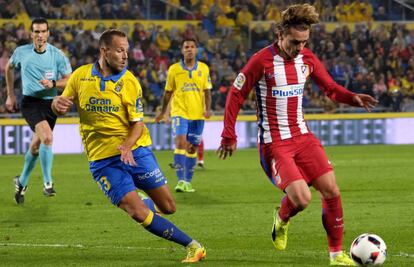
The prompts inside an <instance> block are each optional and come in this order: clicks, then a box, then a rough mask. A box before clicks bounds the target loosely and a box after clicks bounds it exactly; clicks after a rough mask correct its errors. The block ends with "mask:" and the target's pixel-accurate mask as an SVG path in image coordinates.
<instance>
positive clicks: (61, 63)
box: [57, 50, 72, 76]
mask: <svg viewBox="0 0 414 267" xmlns="http://www.w3.org/2000/svg"><path fill="white" fill-rule="evenodd" d="M57 65H58V72H59V73H60V74H61V75H62V76H63V75H68V74H70V73H72V66H71V65H70V62H69V59H68V58H67V57H66V56H65V54H64V53H63V52H62V51H60V50H59V60H58V64H57Z"/></svg>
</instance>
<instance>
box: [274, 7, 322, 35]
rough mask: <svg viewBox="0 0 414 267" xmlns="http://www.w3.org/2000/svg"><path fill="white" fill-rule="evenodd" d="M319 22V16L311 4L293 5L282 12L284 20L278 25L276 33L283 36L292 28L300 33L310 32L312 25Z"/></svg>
mask: <svg viewBox="0 0 414 267" xmlns="http://www.w3.org/2000/svg"><path fill="white" fill-rule="evenodd" d="M318 22H319V14H318V12H316V9H315V7H314V6H312V5H310V4H297V5H291V6H289V7H288V8H287V9H286V10H284V11H283V12H282V20H281V21H280V22H279V23H278V24H277V25H276V31H278V32H281V33H283V34H285V33H287V32H288V31H289V30H290V28H295V29H297V30H300V31H305V30H309V29H310V27H311V26H312V24H316V23H318Z"/></svg>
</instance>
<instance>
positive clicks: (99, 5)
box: [0, 0, 414, 112]
mask: <svg viewBox="0 0 414 267" xmlns="http://www.w3.org/2000/svg"><path fill="white" fill-rule="evenodd" d="M34 2H38V1H31V0H25V1H4V0H0V13H1V17H2V18H7V17H10V18H18V19H21V20H24V19H30V17H37V16H44V17H46V18H59V19H66V18H77V19H115V20H114V22H113V25H112V26H111V27H113V28H120V29H122V30H123V31H125V32H127V33H128V34H129V36H130V55H129V67H128V68H129V69H130V70H131V71H132V72H133V73H134V74H135V75H136V77H137V78H138V79H139V80H140V82H141V85H142V87H143V91H144V98H145V102H146V103H145V104H146V105H145V106H146V111H147V112H155V111H156V109H157V107H158V106H159V104H160V99H161V97H162V94H163V88H164V84H165V81H166V76H167V70H168V66H169V65H170V64H172V63H174V62H176V61H178V60H179V59H180V56H181V54H180V44H181V40H182V39H183V38H186V37H195V38H196V39H197V40H199V52H198V58H199V59H200V60H201V61H203V62H205V63H207V64H208V65H209V67H210V71H211V80H212V83H213V103H212V108H213V110H215V111H216V112H220V111H223V109H224V105H225V101H226V95H227V92H228V90H229V88H230V86H231V84H232V82H233V80H234V78H235V77H236V75H237V73H238V72H239V71H240V69H241V68H242V67H243V66H244V65H245V64H246V62H247V60H248V58H249V57H250V56H251V55H252V54H253V53H254V52H255V51H257V50H258V49H260V48H262V47H264V46H265V45H268V44H270V43H272V42H273V41H274V38H275V37H274V34H273V27H274V24H273V23H270V24H269V23H267V24H266V23H263V24H260V23H256V24H254V25H255V26H254V27H250V26H249V24H250V23H251V22H252V21H254V20H270V21H278V19H279V18H280V11H281V10H283V9H284V7H285V6H286V5H288V4H290V2H292V1H282V0H268V1H264V0H256V1H243V0H240V1H230V0H215V1H213V0H211V1H197V0H191V1H190V0H188V1H183V0H181V1H180V0H176V1H169V2H171V3H172V4H173V5H180V6H183V7H185V8H186V10H193V11H194V12H193V14H189V13H185V12H184V13H183V15H180V12H178V11H177V9H174V8H173V7H172V6H171V5H165V3H163V2H161V1H151V5H148V2H147V1H116V0H112V1H110V0H92V1H82V0H71V1H59V0H44V1H40V4H39V3H37V4H35V3H34ZM295 2H297V1H295ZM308 2H309V1H308ZM311 2H312V1H311ZM313 2H314V4H315V5H316V6H317V8H318V10H319V12H320V14H321V16H322V19H323V20H324V21H339V22H344V21H353V22H357V23H358V24H357V25H356V26H355V29H354V30H351V29H350V28H349V26H347V25H346V24H338V26H337V27H336V29H334V30H333V31H328V30H327V29H326V25H325V24H323V23H321V24H318V25H316V27H314V28H313V29H312V34H311V40H310V42H309V45H308V46H309V47H310V48H311V49H312V50H313V51H314V53H315V54H317V55H318V56H319V58H320V59H321V60H322V62H323V64H324V65H325V66H326V68H327V69H328V71H329V72H330V74H331V75H332V77H333V78H334V79H335V81H336V82H338V83H339V84H341V85H343V86H345V87H347V88H349V89H350V90H351V91H353V92H358V93H366V94H370V95H372V96H374V97H375V98H377V99H378V100H379V102H380V108H379V109H378V110H386V111H414V30H412V29H411V30H409V29H407V26H406V24H400V23H393V24H392V26H386V25H385V24H383V23H379V24H375V25H376V26H374V23H373V21H376V20H381V21H383V20H388V19H389V18H392V17H395V15H393V14H392V13H390V12H387V9H386V7H387V5H385V4H384V5H381V3H382V1H373V2H375V5H373V4H372V3H371V2H370V1H345V0H344V1H330V2H329V4H327V3H328V2H327V1H319V0H316V1H313ZM322 3H323V5H322ZM154 6H155V7H154ZM144 7H145V8H151V10H152V8H155V9H156V10H158V13H157V12H155V13H154V12H152V11H151V12H152V13H150V14H153V15H152V16H153V18H152V19H154V16H160V18H165V17H170V18H185V19H189V18H192V17H193V16H195V18H196V19H199V23H197V24H195V25H194V24H190V23H189V24H187V25H186V26H185V27H184V28H183V29H180V28H177V27H174V26H173V27H171V29H165V28H163V27H162V26H161V25H156V24H154V23H152V24H150V26H148V27H146V28H145V27H144V26H143V24H141V23H139V22H138V21H137V22H136V23H134V26H133V27H132V28H130V27H129V26H128V24H125V23H122V22H119V21H116V19H119V18H122V19H142V18H144V17H145V16H144V15H143V14H147V13H148V12H147V10H145V8H144ZM107 9H108V10H107ZM160 10H161V11H160ZM176 11H177V12H176ZM154 14H155V15H154ZM194 14H195V15H194ZM190 15H191V17H188V16H190ZM155 18H156V17H155ZM105 29H106V27H105V26H104V24H97V26H96V27H95V29H93V30H89V29H84V24H83V22H82V21H79V23H77V24H75V25H73V26H69V25H65V24H63V23H50V33H51V35H50V36H51V37H50V39H49V42H50V43H52V44H53V45H55V46H57V47H59V48H60V49H62V50H63V51H64V53H65V54H66V55H67V56H68V58H69V59H70V62H71V64H72V67H73V68H74V69H76V68H77V67H78V66H80V65H82V64H86V63H92V62H94V61H95V60H96V58H97V56H98V53H99V47H98V42H97V41H98V38H99V36H100V34H101V33H102V32H103V31H104V30H105ZM29 42H30V32H29V31H28V29H26V28H25V27H24V25H23V24H18V25H15V24H13V23H5V24H4V25H2V26H1V28H0V112H4V102H5V99H6V89H5V87H6V86H5V77H4V67H5V65H6V62H7V61H8V59H9V57H10V56H11V53H12V52H13V50H14V49H15V48H16V46H19V45H22V44H26V43H29ZM16 74H17V75H16V82H15V88H16V89H17V95H19V92H20V97H21V88H20V87H21V82H20V76H19V74H18V73H16ZM254 101H255V99H254V94H251V96H250V97H249V99H248V100H247V101H246V102H245V104H244V106H243V109H244V110H245V111H247V110H254V108H255V104H254ZM303 103H304V107H305V108H307V109H308V111H309V110H310V111H312V110H315V111H325V112H335V111H338V109H339V111H343V110H344V108H343V107H342V106H338V105H337V104H334V103H332V102H331V101H330V100H329V99H327V98H326V97H325V96H324V94H323V93H322V92H321V91H320V90H319V89H318V88H317V87H316V86H315V85H314V84H313V83H309V84H308V86H307V87H306V91H305V92H304V99H303Z"/></svg>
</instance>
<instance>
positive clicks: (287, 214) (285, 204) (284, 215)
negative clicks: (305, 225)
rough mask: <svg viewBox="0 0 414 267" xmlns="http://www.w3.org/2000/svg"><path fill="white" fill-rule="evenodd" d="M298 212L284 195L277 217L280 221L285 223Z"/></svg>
mask: <svg viewBox="0 0 414 267" xmlns="http://www.w3.org/2000/svg"><path fill="white" fill-rule="evenodd" d="M299 211H300V210H298V209H297V208H296V206H295V204H293V203H292V201H290V199H289V197H288V196H287V195H285V196H284V197H283V198H282V201H281V202H280V210H279V217H280V219H282V221H284V222H287V221H289V219H290V218H291V217H293V216H295V215H296V214H297V213H298V212H299Z"/></svg>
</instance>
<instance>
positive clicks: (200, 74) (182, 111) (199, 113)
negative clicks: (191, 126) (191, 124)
mask: <svg viewBox="0 0 414 267" xmlns="http://www.w3.org/2000/svg"><path fill="white" fill-rule="evenodd" d="M211 88H212V85H211V79H210V70H209V68H208V66H207V65H206V64H205V63H203V62H200V61H196V63H195V65H194V67H193V68H192V69H188V68H187V66H186V65H185V64H184V62H183V61H182V60H181V61H180V62H177V63H175V64H173V65H171V66H170V68H169V69H168V75H167V82H166V85H165V91H171V92H173V96H172V103H171V117H176V116H179V117H182V118H184V119H187V120H204V110H205V108H204V107H205V103H204V91H205V90H211Z"/></svg>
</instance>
